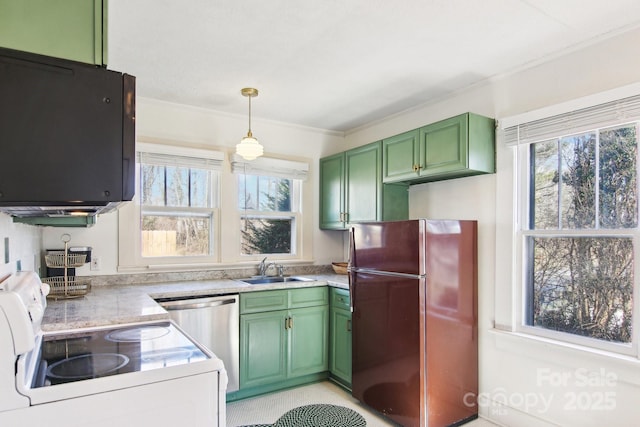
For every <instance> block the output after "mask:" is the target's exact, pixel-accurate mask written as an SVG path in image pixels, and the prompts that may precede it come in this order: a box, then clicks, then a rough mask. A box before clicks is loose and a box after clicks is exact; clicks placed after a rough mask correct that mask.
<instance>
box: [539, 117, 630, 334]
mask: <svg viewBox="0 0 640 427" xmlns="http://www.w3.org/2000/svg"><path fill="white" fill-rule="evenodd" d="M596 141H599V144H597V143H596ZM535 145H536V147H535V148H534V147H532V151H531V153H532V177H533V179H534V186H533V190H534V197H533V206H532V215H533V216H534V218H535V219H534V221H533V222H534V229H546V230H557V233H558V234H561V233H562V230H564V229H569V230H594V229H598V228H607V229H614V230H615V229H625V228H634V227H637V222H638V220H637V217H638V214H637V209H638V208H637V182H636V176H637V165H636V158H637V141H636V128H635V125H632V126H622V127H618V128H612V129H605V130H601V131H599V133H598V134H596V133H586V134H582V135H575V136H571V137H566V138H562V139H560V140H556V141H546V142H543V143H539V144H535ZM596 208H597V209H596ZM528 246H529V248H530V252H529V253H530V254H531V256H532V260H531V262H532V267H533V268H532V269H531V271H530V276H531V280H530V285H531V286H530V298H529V302H530V306H529V310H530V311H529V312H528V313H527V323H528V324H530V325H534V326H540V327H544V328H546V329H552V330H556V331H562V332H567V333H572V334H576V335H583V336H587V337H590V338H596V339H602V340H606V341H612V342H622V343H628V342H631V334H632V314H633V283H634V277H633V276H634V274H633V272H634V259H633V251H634V248H633V241H632V239H631V238H629V237H621V236H597V235H595V236H594V235H593V233H592V234H591V235H588V233H584V234H583V235H578V236H559V237H558V236H537V237H531V238H530V240H529V245H528Z"/></svg>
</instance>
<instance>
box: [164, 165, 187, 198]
mask: <svg viewBox="0 0 640 427" xmlns="http://www.w3.org/2000/svg"><path fill="white" fill-rule="evenodd" d="M167 206H189V169H188V168H180V167H173V166H170V167H167Z"/></svg>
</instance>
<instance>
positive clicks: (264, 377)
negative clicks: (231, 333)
mask: <svg viewBox="0 0 640 427" xmlns="http://www.w3.org/2000/svg"><path fill="white" fill-rule="evenodd" d="M286 319H287V311H286V310H283V311H270V312H266V313H255V314H245V315H242V316H240V388H241V389H243V388H247V387H256V386H260V385H264V384H270V383H274V382H278V381H283V380H285V379H286V378H287V366H286V361H287V334H288V330H287V329H285V327H284V325H285V321H286Z"/></svg>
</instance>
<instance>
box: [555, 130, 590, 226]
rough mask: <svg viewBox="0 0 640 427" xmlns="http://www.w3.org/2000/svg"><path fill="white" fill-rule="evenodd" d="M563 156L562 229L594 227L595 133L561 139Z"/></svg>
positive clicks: (561, 153) (561, 189)
mask: <svg viewBox="0 0 640 427" xmlns="http://www.w3.org/2000/svg"><path fill="white" fill-rule="evenodd" d="M560 156H561V166H560V167H561V175H560V180H561V181H560V182H561V186H560V210H561V212H560V215H561V220H562V222H561V224H562V228H569V229H582V228H594V227H595V218H596V209H595V206H596V205H595V195H596V191H595V185H596V161H595V159H596V135H595V133H588V134H583V135H574V136H570V137H565V138H562V139H561V140H560Z"/></svg>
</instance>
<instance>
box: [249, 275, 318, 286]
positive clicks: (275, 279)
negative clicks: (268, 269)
mask: <svg viewBox="0 0 640 427" xmlns="http://www.w3.org/2000/svg"><path fill="white" fill-rule="evenodd" d="M237 280H239V281H240V282H244V283H248V284H250V285H268V284H269V283H282V282H312V281H313V279H307V278H306V277H292V276H264V277H250V278H248V279H237Z"/></svg>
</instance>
